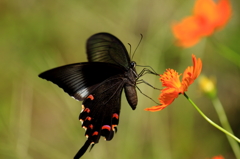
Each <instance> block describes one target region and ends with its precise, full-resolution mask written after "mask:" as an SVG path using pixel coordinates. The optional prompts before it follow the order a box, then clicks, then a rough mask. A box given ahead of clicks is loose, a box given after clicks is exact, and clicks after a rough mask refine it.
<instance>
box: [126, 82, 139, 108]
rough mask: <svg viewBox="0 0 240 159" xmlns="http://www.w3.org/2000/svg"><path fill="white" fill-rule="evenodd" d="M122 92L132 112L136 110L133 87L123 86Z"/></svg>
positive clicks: (135, 97)
mask: <svg viewBox="0 0 240 159" xmlns="http://www.w3.org/2000/svg"><path fill="white" fill-rule="evenodd" d="M124 91H125V95H126V98H127V101H128V103H129V105H130V106H131V107H132V109H133V110H134V109H136V106H137V102H138V99H137V91H136V89H135V86H132V85H125V87H124Z"/></svg>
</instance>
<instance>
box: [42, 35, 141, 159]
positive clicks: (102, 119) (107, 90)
mask: <svg viewBox="0 0 240 159" xmlns="http://www.w3.org/2000/svg"><path fill="white" fill-rule="evenodd" d="M87 56H88V61H89V62H83V63H75V64H70V65H65V66H61V67H57V68H54V69H51V70H48V71H46V72H43V73H41V74H40V75H39V77H41V78H43V79H46V80H49V81H51V82H53V83H55V84H57V85H58V86H59V87H61V88H62V89H63V90H64V91H65V92H67V93H68V94H69V95H70V96H72V97H74V98H75V99H77V100H79V101H83V103H82V112H81V113H80V115H79V120H80V121H81V122H82V127H83V128H85V129H86V133H85V136H86V137H87V141H86V142H85V144H84V145H83V146H82V148H81V149H80V150H79V151H78V152H77V154H76V156H75V157H74V159H78V158H80V157H81V156H82V155H83V154H84V153H85V152H86V150H87V149H88V147H89V146H90V145H91V144H92V146H91V148H92V147H93V146H94V144H96V143H98V141H99V138H100V136H104V137H105V139H106V140H108V141H109V140H111V139H112V138H113V136H114V132H116V131H117V125H118V122H119V115H120V108H121V94H122V90H123V88H124V91H125V94H126V98H127V101H128V103H129V105H130V106H131V107H132V109H133V110H134V109H135V108H136V106H137V102H138V100H137V92H136V89H135V87H136V82H137V80H138V78H139V77H140V76H141V75H143V74H145V73H144V71H142V72H141V75H140V74H139V75H138V74H137V73H136V70H135V65H136V63H135V62H133V61H130V57H129V55H128V52H127V50H126V48H125V47H124V45H123V44H122V42H121V41H120V40H119V39H118V38H116V37H115V36H113V35H111V34H108V33H98V34H95V35H93V36H91V37H90V38H89V39H88V40H87Z"/></svg>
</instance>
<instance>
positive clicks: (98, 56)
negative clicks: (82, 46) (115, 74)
mask: <svg viewBox="0 0 240 159" xmlns="http://www.w3.org/2000/svg"><path fill="white" fill-rule="evenodd" d="M87 55H88V61H89V62H106V63H112V64H115V65H118V66H120V67H124V68H125V69H126V70H127V69H128V68H129V67H130V58H129V55H128V52H127V50H126V48H125V47H124V45H123V44H122V42H121V41H120V40H118V39H117V38H116V37H114V36H112V35H111V34H108V33H99V34H95V35H93V36H91V37H90V38H89V39H88V41H87Z"/></svg>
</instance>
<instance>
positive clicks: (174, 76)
mask: <svg viewBox="0 0 240 159" xmlns="http://www.w3.org/2000/svg"><path fill="white" fill-rule="evenodd" d="M180 76H181V74H180V75H179V74H178V73H177V72H176V71H175V70H173V69H166V71H165V72H164V74H163V75H160V80H161V82H162V86H165V87H171V88H180V87H181V82H180V80H179V77H180Z"/></svg>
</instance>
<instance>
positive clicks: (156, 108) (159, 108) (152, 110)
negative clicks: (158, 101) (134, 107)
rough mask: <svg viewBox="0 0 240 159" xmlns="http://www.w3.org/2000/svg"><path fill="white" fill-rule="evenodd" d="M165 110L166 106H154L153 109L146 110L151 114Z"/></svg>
mask: <svg viewBox="0 0 240 159" xmlns="http://www.w3.org/2000/svg"><path fill="white" fill-rule="evenodd" d="M164 108H166V105H157V106H153V107H150V108H146V109H144V110H146V111H150V112H156V111H160V110H163V109H164Z"/></svg>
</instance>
